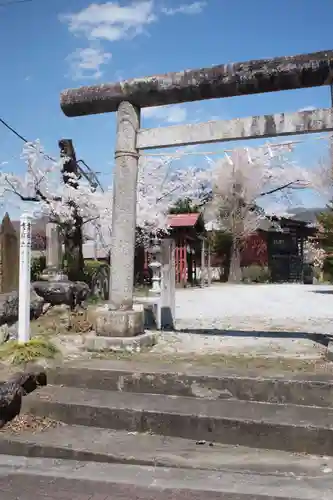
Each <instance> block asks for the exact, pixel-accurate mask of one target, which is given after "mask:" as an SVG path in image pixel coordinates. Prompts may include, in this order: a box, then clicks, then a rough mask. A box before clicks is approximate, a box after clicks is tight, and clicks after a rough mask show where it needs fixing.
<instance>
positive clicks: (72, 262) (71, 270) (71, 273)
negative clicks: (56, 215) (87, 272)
mask: <svg viewBox="0 0 333 500" xmlns="http://www.w3.org/2000/svg"><path fill="white" fill-rule="evenodd" d="M82 222H83V221H82V218H81V217H80V216H78V215H76V216H75V217H74V222H73V225H71V226H66V227H65V230H64V245H65V260H66V262H67V265H66V267H67V274H68V278H69V279H70V280H71V281H81V280H83V278H84V259H83V252H82V244H83V237H82Z"/></svg>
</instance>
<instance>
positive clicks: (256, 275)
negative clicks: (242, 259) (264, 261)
mask: <svg viewBox="0 0 333 500" xmlns="http://www.w3.org/2000/svg"><path fill="white" fill-rule="evenodd" d="M270 277H271V276H270V271H269V269H268V267H266V266H265V267H264V266H258V265H257V264H253V265H251V266H248V267H243V268H242V280H243V282H244V283H268V282H269V280H270Z"/></svg>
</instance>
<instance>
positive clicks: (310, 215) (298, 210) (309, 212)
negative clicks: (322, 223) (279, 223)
mask: <svg viewBox="0 0 333 500" xmlns="http://www.w3.org/2000/svg"><path fill="white" fill-rule="evenodd" d="M327 210H328V209H327V208H326V207H312V208H305V207H295V208H290V209H288V210H287V212H288V213H290V214H291V219H294V220H299V221H301V222H308V223H310V224H314V223H316V222H317V215H319V214H320V213H322V212H326V211H327Z"/></svg>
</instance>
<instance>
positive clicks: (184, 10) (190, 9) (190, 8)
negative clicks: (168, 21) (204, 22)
mask: <svg viewBox="0 0 333 500" xmlns="http://www.w3.org/2000/svg"><path fill="white" fill-rule="evenodd" d="M206 5H207V2H193V3H188V4H182V5H180V6H179V7H176V8H174V9H168V8H167V7H165V8H163V9H162V12H163V14H166V15H167V16H174V15H175V14H189V15H193V14H200V13H201V12H202V11H203V9H204V8H205V7H206Z"/></svg>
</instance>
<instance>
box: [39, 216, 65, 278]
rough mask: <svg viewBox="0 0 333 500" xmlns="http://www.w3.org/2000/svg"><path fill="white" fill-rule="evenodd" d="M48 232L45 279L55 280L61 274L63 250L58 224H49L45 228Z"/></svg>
mask: <svg viewBox="0 0 333 500" xmlns="http://www.w3.org/2000/svg"><path fill="white" fill-rule="evenodd" d="M45 232H46V269H45V270H44V271H43V274H42V278H43V279H54V277H55V276H56V275H57V274H58V273H59V272H60V269H61V259H62V248H61V241H60V232H59V228H58V226H57V224H54V223H52V222H48V223H47V224H46V228H45Z"/></svg>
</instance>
